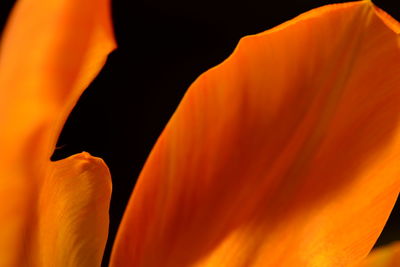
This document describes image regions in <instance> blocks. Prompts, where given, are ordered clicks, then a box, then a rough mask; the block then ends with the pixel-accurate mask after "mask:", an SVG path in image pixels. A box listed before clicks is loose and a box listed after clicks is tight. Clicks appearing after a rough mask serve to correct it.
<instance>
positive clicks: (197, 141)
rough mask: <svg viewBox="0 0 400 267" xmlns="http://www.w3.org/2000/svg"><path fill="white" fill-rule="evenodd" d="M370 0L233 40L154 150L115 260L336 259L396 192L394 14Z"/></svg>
mask: <svg viewBox="0 0 400 267" xmlns="http://www.w3.org/2000/svg"><path fill="white" fill-rule="evenodd" d="M387 20H389V16H388V15H387V14H386V13H384V12H383V11H379V10H378V9H377V8H376V7H374V6H373V4H372V3H371V2H369V1H361V2H350V3H345V4H336V5H329V6H325V7H321V8H318V9H315V10H312V11H310V12H308V13H305V14H303V15H301V16H299V17H297V18H295V19H293V20H291V21H289V22H287V23H284V24H282V25H280V26H278V27H276V28H273V29H271V30H268V31H266V32H263V33H260V34H257V35H254V36H248V37H245V38H243V39H242V40H240V42H239V45H238V47H237V48H236V50H235V51H234V52H233V54H232V55H231V56H230V57H229V58H228V59H227V60H225V61H224V62H223V63H222V64H220V65H218V66H217V67H215V68H212V69H210V70H209V71H207V72H206V73H204V74H203V75H201V76H200V77H199V78H198V79H197V80H196V81H195V82H194V83H193V84H192V85H191V87H190V88H189V89H188V91H187V93H186V95H185V97H184V99H183V100H182V102H181V103H180V105H179V107H178V109H177V110H176V112H175V113H174V115H173V117H172V118H171V120H170V121H169V123H168V125H167V126H166V128H165V129H164V131H163V133H162V135H161V136H160V138H159V140H158V141H157V143H156V145H155V147H154V149H153V150H152V152H151V154H150V156H149V158H148V160H147V162H146V164H145V166H144V169H143V171H142V173H141V175H140V177H139V180H138V184H137V186H136V188H135V190H134V192H133V195H132V197H131V199H130V202H129V205H128V208H127V210H126V213H125V215H124V218H123V221H122V224H121V227H120V229H119V233H118V235H117V240H116V243H115V245H114V250H113V255H112V259H111V266H112V267H123V266H146V267H150V266H166V267H167V266H168V267H172V266H177V267H178V266H231V267H235V266H346V265H347V264H352V263H356V262H359V261H360V260H361V259H362V258H364V257H365V256H366V255H367V254H368V253H369V251H370V249H371V248H372V246H373V244H374V243H375V241H376V239H377V237H378V236H379V234H380V232H381V230H382V228H383V226H384V224H385V222H386V220H387V218H388V216H389V214H390V211H391V209H392V207H393V205H394V203H395V200H396V197H397V194H398V192H399V177H398V175H399V171H400V165H399V164H398V162H399V160H400V124H399V122H400V120H399V119H400V118H399V116H400V75H399V71H400V53H399V46H398V36H397V34H396V29H397V27H398V24H397V22H396V21H394V20H393V19H392V20H390V21H387Z"/></svg>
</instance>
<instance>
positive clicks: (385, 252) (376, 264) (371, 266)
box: [358, 242, 400, 267]
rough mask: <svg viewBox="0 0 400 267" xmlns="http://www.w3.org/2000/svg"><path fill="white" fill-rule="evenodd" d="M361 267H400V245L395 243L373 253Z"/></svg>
mask: <svg viewBox="0 0 400 267" xmlns="http://www.w3.org/2000/svg"><path fill="white" fill-rule="evenodd" d="M358 266H359V267H397V266H400V244H399V242H395V243H393V244H390V245H388V246H385V247H382V248H379V249H376V250H374V251H372V253H371V254H370V255H368V257H367V258H366V259H365V260H364V261H363V262H362V263H361V264H360V265H358Z"/></svg>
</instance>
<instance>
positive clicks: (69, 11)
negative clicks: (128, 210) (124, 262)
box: [0, 0, 115, 266]
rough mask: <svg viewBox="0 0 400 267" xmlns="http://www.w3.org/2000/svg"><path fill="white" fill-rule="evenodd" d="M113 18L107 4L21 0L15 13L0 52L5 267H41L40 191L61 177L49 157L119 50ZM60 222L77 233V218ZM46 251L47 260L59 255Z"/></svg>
mask: <svg viewBox="0 0 400 267" xmlns="http://www.w3.org/2000/svg"><path fill="white" fill-rule="evenodd" d="M110 21H111V19H110V14H109V1H108V0H85V1H80V0H36V1H31V0H21V1H19V2H18V3H17V5H16V7H15V8H14V10H13V12H12V14H11V17H10V20H9V22H8V24H7V26H6V29H5V32H4V35H3V36H2V41H1V47H0V148H1V153H0V203H1V205H0V218H2V219H1V221H0V266H38V265H36V264H39V263H38V262H35V261H36V260H37V257H36V256H35V255H33V253H34V251H35V250H36V249H42V247H41V246H42V245H40V244H41V242H42V241H41V240H39V239H40V238H42V237H41V236H38V233H39V232H40V231H42V230H43V229H41V227H44V226H43V225H42V224H41V220H42V214H41V212H42V210H41V209H42V208H41V207H42V204H41V203H40V201H39V199H43V198H46V196H44V195H43V194H47V193H46V192H50V191H51V190H49V189H46V190H45V189H43V187H44V186H45V184H47V183H49V181H47V179H56V178H50V177H51V175H50V174H49V172H51V171H52V169H53V167H52V164H51V162H50V156H51V154H52V152H53V149H54V146H55V143H56V141H57V138H58V135H59V132H60V131H61V128H62V126H63V124H64V122H65V120H66V118H67V116H68V113H69V112H70V110H71V109H72V107H73V105H74V104H75V102H76V101H77V99H78V97H79V96H80V94H81V93H82V91H83V90H84V89H85V87H86V86H87V85H88V84H89V82H90V81H91V80H92V79H93V77H94V76H95V75H96V74H97V73H98V72H99V70H100V68H101V67H102V66H103V64H104V62H105V59H106V56H107V54H108V53H109V52H110V51H111V50H112V49H113V48H114V47H115V43H114V39H113V35H112V29H111V23H110ZM60 179H64V178H62V177H61V178H60ZM60 183H61V182H60ZM71 190H78V191H77V192H82V194H83V191H79V189H78V188H75V189H71ZM82 197H83V196H82ZM87 197H89V196H87ZM105 197H106V195H105ZM92 201H95V200H94V199H92ZM89 202H90V201H89ZM90 203H92V202H90ZM70 205H74V204H73V203H71V204H70ZM100 206H102V207H105V206H104V205H100ZM65 207H67V206H65ZM68 207H69V206H68ZM71 208H72V207H71ZM76 209H78V207H76ZM47 212H48V211H47ZM104 212H107V211H104ZM65 214H66V215H67V214H70V213H65ZM71 214H73V212H72V211H71ZM74 214H78V213H77V212H75V213H74ZM58 219H63V220H65V222H66V223H69V224H70V225H69V226H68V229H70V232H74V231H75V232H76V233H78V230H74V227H79V226H80V225H81V223H78V224H77V225H74V224H73V222H74V221H75V220H74V218H70V219H71V220H70V221H68V220H67V219H66V218H58ZM89 219H90V218H89ZM103 219H105V218H103ZM55 220H56V218H55ZM54 223H55V222H54ZM59 223H60V224H62V221H60V222H59ZM92 223H93V224H96V225H97V224H98V226H99V227H103V225H104V224H105V223H107V221H92ZM93 229H97V226H94V227H93ZM93 231H94V232H93V233H95V232H96V231H95V230H93ZM79 233H81V231H79ZM96 233H97V232H96ZM86 234H88V235H90V233H86ZM99 234H102V235H103V236H101V237H99V238H100V239H101V240H102V242H103V241H104V234H105V233H104V231H101V233H99ZM49 240H51V237H49ZM68 244H69V245H72V243H68V242H67V243H66V244H65V245H66V246H67V245H68ZM53 245H54V246H56V245H64V244H61V243H57V244H53ZM96 245H99V246H100V247H99V248H101V249H103V246H104V244H96ZM74 246H82V249H84V247H85V246H86V244H85V243H84V242H83V243H82V244H81V243H77V242H75V243H74ZM91 246H92V245H91ZM43 249H44V248H43ZM58 249H59V250H62V249H65V251H70V249H72V248H69V247H64V248H61V247H60V248H58ZM43 251H44V252H43V253H45V254H43V255H46V257H48V259H46V260H50V261H51V258H52V257H55V259H56V258H57V257H58V256H56V255H53V254H50V253H46V251H45V249H44V250H43ZM57 266H62V265H58V264H57Z"/></svg>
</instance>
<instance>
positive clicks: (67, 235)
mask: <svg viewBox="0 0 400 267" xmlns="http://www.w3.org/2000/svg"><path fill="white" fill-rule="evenodd" d="M110 197H111V178H110V173H109V171H108V168H107V166H106V165H105V164H104V162H103V161H102V160H101V159H99V158H94V157H91V156H90V155H89V154H88V153H82V154H78V155H75V156H72V157H69V158H67V159H64V160H61V161H58V162H54V163H52V166H51V171H50V172H49V175H48V177H46V181H45V183H44V185H43V187H42V190H41V194H40V200H39V206H38V210H39V212H40V217H39V223H38V229H39V231H38V236H37V240H38V243H37V244H36V247H35V248H36V249H37V253H35V254H33V253H30V255H33V256H36V255H38V258H37V259H36V260H37V263H38V265H37V266H71V267H72V266H100V264H101V260H102V257H103V252H104V247H105V244H106V241H107V235H108V210H109V204H110ZM23 266H31V265H29V264H26V265H23Z"/></svg>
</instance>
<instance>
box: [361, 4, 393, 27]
mask: <svg viewBox="0 0 400 267" xmlns="http://www.w3.org/2000/svg"><path fill="white" fill-rule="evenodd" d="M364 1H365V2H367V3H369V4H370V5H371V7H372V8H373V11H374V13H375V15H376V16H378V18H380V19H381V21H382V22H383V23H384V24H385V25H386V26H387V27H388V28H389V29H390V30H391V31H393V32H394V33H395V34H396V35H399V34H400V23H399V22H398V21H397V20H396V19H395V18H394V17H392V16H391V15H390V14H389V13H387V12H386V11H384V10H382V9H381V8H379V7H378V6H376V5H375V4H374V3H373V2H372V1H371V0H364Z"/></svg>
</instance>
